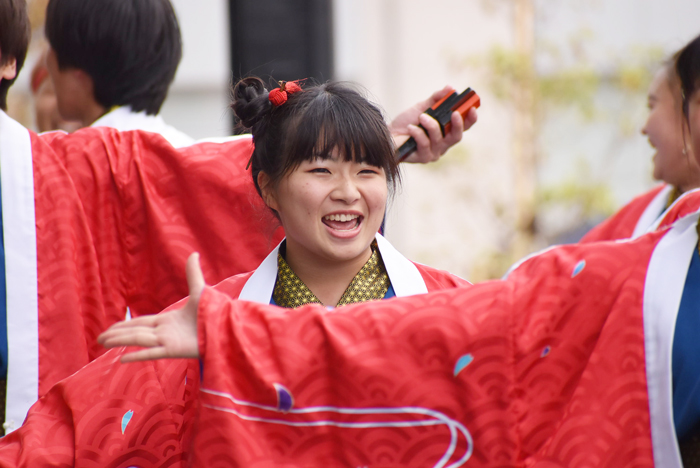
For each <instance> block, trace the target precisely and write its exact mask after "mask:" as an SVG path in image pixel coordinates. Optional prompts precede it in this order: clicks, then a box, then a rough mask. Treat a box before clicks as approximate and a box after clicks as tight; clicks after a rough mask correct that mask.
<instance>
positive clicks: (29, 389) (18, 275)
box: [0, 111, 39, 432]
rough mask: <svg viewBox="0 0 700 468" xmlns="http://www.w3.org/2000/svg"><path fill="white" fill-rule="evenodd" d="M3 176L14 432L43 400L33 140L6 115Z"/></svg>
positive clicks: (9, 424) (1, 137)
mask: <svg viewBox="0 0 700 468" xmlns="http://www.w3.org/2000/svg"><path fill="white" fill-rule="evenodd" d="M0 174H1V177H2V218H3V219H2V221H3V234H4V240H5V284H6V287H7V342H8V346H7V347H8V354H9V356H8V361H9V362H8V370H7V403H6V407H5V430H6V432H11V431H13V430H14V429H17V428H18V427H19V426H20V425H22V422H23V421H24V418H25V416H26V415H27V411H28V410H29V407H30V406H31V405H32V404H34V402H35V401H36V400H37V399H38V394H39V303H38V286H37V253H36V219H35V212H34V168H33V164H32V147H31V139H30V136H29V131H28V130H27V129H26V128H24V127H23V126H21V125H20V124H19V123H17V122H15V121H14V120H12V119H11V118H9V117H8V116H7V114H5V113H4V112H2V111H0Z"/></svg>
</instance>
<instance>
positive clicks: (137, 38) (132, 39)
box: [46, 0, 182, 115]
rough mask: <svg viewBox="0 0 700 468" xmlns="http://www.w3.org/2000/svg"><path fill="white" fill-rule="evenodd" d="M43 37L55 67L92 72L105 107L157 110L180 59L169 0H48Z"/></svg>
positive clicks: (176, 29) (97, 99) (180, 47)
mask: <svg viewBox="0 0 700 468" xmlns="http://www.w3.org/2000/svg"><path fill="white" fill-rule="evenodd" d="M46 37H47V38H48V40H49V43H50V44H51V47H52V48H53V50H54V51H55V52H56V58H57V61H58V66H59V68H60V69H65V68H77V69H80V70H83V71H85V72H86V73H87V74H88V75H90V77H91V78H92V81H93V83H94V93H95V100H96V101H97V102H98V103H99V104H100V105H101V106H103V107H105V108H107V109H109V108H111V107H113V106H131V109H132V110H133V111H135V112H141V111H146V113H147V114H149V115H155V114H157V113H158V112H159V111H160V108H161V106H162V105H163V101H165V97H166V95H167V94H168V88H169V87H170V84H171V83H172V81H173V79H174V78H175V72H176V71H177V66H178V65H179V63H180V59H181V58H182V41H181V37H180V26H179V25H178V22H177V17H176V16H175V11H174V10H173V6H172V5H171V3H170V1H169V0H50V2H49V5H48V8H47V10H46Z"/></svg>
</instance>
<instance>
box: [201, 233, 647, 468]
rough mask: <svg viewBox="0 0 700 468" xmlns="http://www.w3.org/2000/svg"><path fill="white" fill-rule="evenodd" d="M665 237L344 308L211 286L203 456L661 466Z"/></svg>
mask: <svg viewBox="0 0 700 468" xmlns="http://www.w3.org/2000/svg"><path fill="white" fill-rule="evenodd" d="M658 238H659V236H657V237H653V236H652V237H650V236H644V238H643V239H640V240H639V241H637V242H631V243H625V244H614V243H604V244H596V245H591V246H585V245H584V246H582V245H575V246H568V247H564V248H559V249H554V250H552V251H550V252H548V253H546V254H543V255H540V256H536V257H534V258H533V259H531V260H529V261H527V262H525V263H524V264H523V265H522V266H520V267H519V268H518V269H516V270H515V271H514V272H513V273H511V275H510V276H509V278H508V279H507V280H505V281H494V282H488V283H483V284H479V285H475V286H473V287H471V288H456V289H451V290H446V291H440V292H435V293H430V294H425V295H419V296H412V297H410V298H397V299H394V300H392V301H378V302H373V303H367V304H358V305H353V306H348V307H343V308H339V309H335V310H333V311H330V312H329V311H327V310H325V309H324V308H323V307H320V306H307V307H303V308H300V309H297V310H293V311H282V310H280V309H277V308H275V307H272V306H264V305H259V304H253V303H249V302H244V301H231V300H230V299H229V298H227V297H226V296H224V295H222V294H220V293H219V292H217V291H214V290H211V289H207V290H206V291H205V292H204V294H203V295H202V300H201V303H200V319H199V341H200V350H201V352H202V359H203V360H204V376H203V381H202V388H201V392H200V401H201V405H202V406H201V412H200V418H201V419H200V426H199V427H200V428H201V430H200V431H199V433H198V434H197V436H196V441H195V459H196V460H197V462H198V463H199V464H200V465H202V466H207V465H208V464H211V463H213V461H214V460H218V459H226V460H227V462H228V463H230V464H238V465H241V466H252V465H254V464H255V463H259V464H261V465H265V464H267V465H274V464H275V463H278V464H284V463H288V464H293V465H309V466H316V465H319V464H326V465H342V466H362V465H372V464H375V463H382V464H383V466H433V465H435V464H436V463H438V460H440V459H441V457H444V458H442V459H443V460H446V461H447V464H454V465H453V466H460V465H461V463H462V462H464V459H465V457H466V458H469V466H476V467H485V466H493V465H494V464H496V463H497V464H499V465H503V466H506V465H507V466H530V465H535V464H537V463H538V462H542V463H549V464H552V465H553V466H554V465H556V466H567V467H584V466H589V465H590V460H599V461H600V460H603V461H604V462H601V463H598V466H605V467H611V468H612V467H616V466H627V465H630V464H640V466H652V465H651V463H652V455H651V441H650V433H649V418H648V401H647V398H646V381H645V370H644V337H643V327H642V320H641V309H640V307H641V300H642V299H641V298H642V292H643V281H644V275H645V265H646V262H647V261H648V258H649V255H650V252H651V251H652V249H653V246H654V245H655V242H656V241H657V240H658ZM591 291H597V293H596V294H592V293H591ZM623 356H624V357H623ZM389 408H390V409H391V411H387V412H384V411H385V410H386V409H389ZM417 413H420V414H421V415H422V416H417ZM431 418H437V420H433V419H431ZM440 418H443V419H440ZM425 421H433V422H432V423H427V422H425ZM390 423H392V424H395V426H400V429H399V428H398V427H388V426H389V425H391V424H390ZM417 424H426V425H428V424H432V425H431V426H430V427H431V429H430V430H428V429H426V427H421V428H420V429H418V428H417V427H416V425H417ZM450 427H451V428H452V431H450ZM582 434H584V435H583V436H582ZM282 440H283V441H284V443H283V444H279V443H277V441H282ZM451 443H453V444H454V445H452V447H454V450H451V451H450V450H448V449H447V447H450V444H451Z"/></svg>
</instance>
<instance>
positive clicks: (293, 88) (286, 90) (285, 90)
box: [268, 81, 301, 107]
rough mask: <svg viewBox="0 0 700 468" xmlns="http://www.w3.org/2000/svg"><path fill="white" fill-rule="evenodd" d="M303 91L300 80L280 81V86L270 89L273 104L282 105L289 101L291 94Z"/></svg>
mask: <svg viewBox="0 0 700 468" xmlns="http://www.w3.org/2000/svg"><path fill="white" fill-rule="evenodd" d="M299 91H301V86H299V82H298V81H280V87H279V88H275V89H273V90H272V91H270V94H269V96H268V97H269V99H270V102H271V103H272V105H273V106H275V107H277V106H281V105H282V104H284V103H285V102H287V98H288V97H289V95H290V94H294V93H298V92H299Z"/></svg>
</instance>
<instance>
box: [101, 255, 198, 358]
mask: <svg viewBox="0 0 700 468" xmlns="http://www.w3.org/2000/svg"><path fill="white" fill-rule="evenodd" d="M186 272H187V284H188V285H189V288H190V296H189V298H188V300H187V303H186V304H185V306H184V307H183V308H182V309H176V310H173V311H170V312H162V313H160V314H156V315H148V316H145V317H139V318H135V319H133V320H129V321H127V322H120V323H117V324H114V325H112V326H111V327H110V328H109V329H107V331H105V332H104V333H102V334H101V335H100V336H99V338H98V339H97V341H98V342H99V343H100V344H102V346H104V347H105V348H116V347H121V346H141V347H143V348H146V349H143V350H140V351H135V352H133V353H128V354H125V355H124V356H123V357H122V362H134V361H148V360H152V359H163V358H198V357H199V346H198V343H197V307H198V306H199V298H200V296H201V295H202V290H203V289H204V286H205V283H204V275H203V274H202V269H201V268H200V266H199V254H198V253H193V254H192V255H190V257H189V258H188V259H187V267H186Z"/></svg>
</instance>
